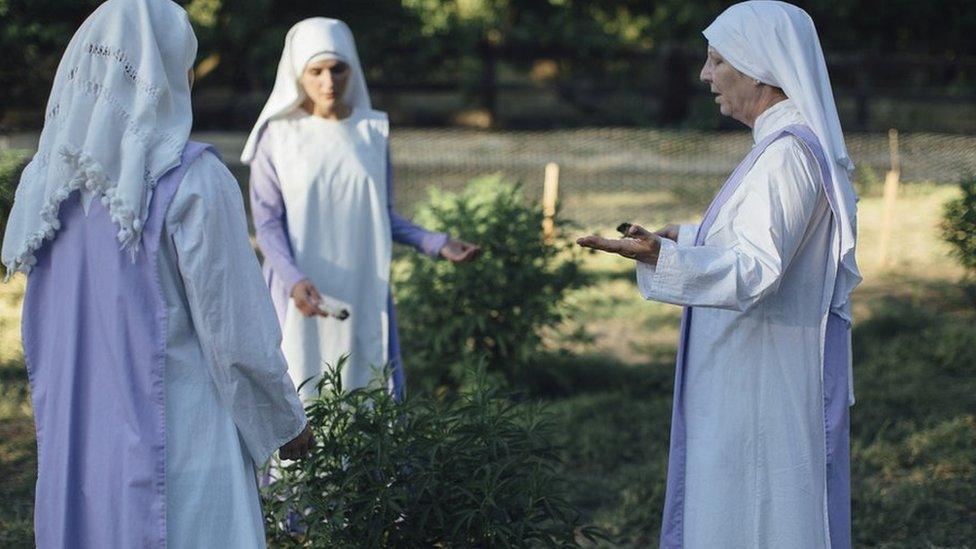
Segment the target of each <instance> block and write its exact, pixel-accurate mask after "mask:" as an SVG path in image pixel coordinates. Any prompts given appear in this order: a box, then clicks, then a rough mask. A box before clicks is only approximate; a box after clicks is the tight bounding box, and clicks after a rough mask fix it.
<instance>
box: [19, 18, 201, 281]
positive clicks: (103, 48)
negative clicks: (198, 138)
mask: <svg viewBox="0 0 976 549" xmlns="http://www.w3.org/2000/svg"><path fill="white" fill-rule="evenodd" d="M196 52H197V40H196V37H195V36H194V34H193V29H192V27H191V26H190V22H189V20H188V19H187V15H186V12H185V11H183V8H181V7H180V6H178V5H177V4H175V3H173V2H172V1H170V0H108V1H107V2H105V3H104V4H102V5H101V6H99V7H98V9H96V10H95V12H94V13H92V15H91V16H89V17H88V19H87V20H85V22H84V23H82V25H81V27H80V28H79V29H78V31H77V32H76V33H75V35H74V37H72V39H71V42H70V43H69V44H68V48H67V50H66V51H65V53H64V56H63V57H62V58H61V63H60V64H59V65H58V70H57V73H56V75H55V78H54V85H53V87H52V89H51V96H50V98H49V99H48V103H47V111H46V113H45V119H44V128H43V130H42V131H41V137H40V143H39V146H38V150H37V153H36V154H35V155H34V158H33V159H32V160H31V162H30V164H28V165H27V167H26V168H25V169H24V173H23V175H22V176H21V179H20V185H19V186H18V187H17V193H16V196H15V199H14V205H13V208H12V210H11V212H10V218H9V221H8V222H7V227H6V229H5V232H4V237H3V252H2V260H3V263H4V265H6V266H7V269H8V273H7V275H8V276H10V275H11V274H12V273H13V272H15V271H24V272H29V271H30V268H31V266H32V265H34V263H35V261H36V260H35V258H34V252H35V251H36V250H37V249H38V248H40V247H41V245H42V244H43V243H44V241H45V240H51V239H53V238H54V237H55V235H56V233H57V230H58V229H59V228H60V222H59V221H58V209H59V206H60V204H61V202H62V201H63V200H64V199H66V198H67V197H68V195H69V194H70V193H71V192H72V191H75V190H79V191H80V192H82V193H83V195H84V196H85V197H86V198H91V197H99V198H101V200H102V202H103V203H104V204H106V206H107V207H108V209H109V212H110V214H111V217H112V220H113V221H114V222H115V223H116V224H117V225H118V227H119V232H118V239H119V242H120V243H121V246H122V248H123V249H127V250H129V251H131V252H133V253H135V251H136V250H138V248H139V241H140V238H141V235H142V227H143V225H144V224H145V221H146V216H147V215H148V205H149V201H150V199H151V197H152V190H153V187H154V186H155V185H156V181H157V180H158V179H159V178H160V177H161V176H162V175H164V174H165V173H166V172H167V171H169V170H170V169H171V168H173V167H174V166H176V165H178V164H179V162H180V156H181V155H182V153H183V147H184V146H185V144H186V142H187V140H188V139H189V136H190V127H191V126H192V123H193V118H192V112H191V108H190V84H189V80H188V75H187V73H188V71H189V70H190V69H191V68H192V66H193V61H194V58H195V57H196Z"/></svg>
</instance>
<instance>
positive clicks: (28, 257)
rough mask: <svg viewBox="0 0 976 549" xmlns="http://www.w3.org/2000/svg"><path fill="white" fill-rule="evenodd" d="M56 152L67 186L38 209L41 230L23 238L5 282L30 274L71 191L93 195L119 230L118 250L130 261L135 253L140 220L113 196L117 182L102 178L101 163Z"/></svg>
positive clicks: (66, 151)
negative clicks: (64, 168)
mask: <svg viewBox="0 0 976 549" xmlns="http://www.w3.org/2000/svg"><path fill="white" fill-rule="evenodd" d="M58 153H59V155H60V157H61V159H62V160H63V161H64V162H65V164H67V165H68V166H69V167H70V169H71V175H70V176H69V177H68V181H67V183H65V184H64V185H63V186H62V187H61V188H59V189H58V190H56V191H55V192H54V193H53V194H51V195H50V196H49V197H48V200H47V203H46V204H45V205H44V206H43V207H42V208H41V211H40V216H41V221H42V227H41V229H39V230H38V231H36V232H35V233H34V234H31V235H30V236H28V237H27V242H26V245H25V247H24V250H22V251H21V252H20V253H18V254H17V256H16V257H15V258H14V260H13V262H12V263H11V264H10V265H8V266H7V274H6V276H5V277H4V281H5V282H6V281H7V280H9V279H10V277H11V276H13V274H14V273H16V272H18V271H20V272H23V273H25V274H29V273H30V271H31V269H32V268H33V267H34V265H36V264H37V258H36V257H35V256H34V253H35V252H37V250H39V249H40V248H41V246H43V245H44V242H46V241H49V240H53V239H54V236H55V234H57V231H58V230H60V229H61V221H60V220H59V219H58V212H59V210H60V208H61V203H62V202H64V200H65V199H67V198H68V196H69V195H71V193H72V192H74V191H78V190H81V189H84V190H87V191H89V192H93V193H94V194H95V197H96V198H98V199H100V200H101V202H102V204H103V205H104V206H105V207H106V208H108V212H109V216H110V218H111V219H112V222H113V223H115V224H116V225H117V226H118V227H119V232H118V233H117V234H116V237H117V238H118V240H119V244H120V248H121V249H122V250H127V251H128V252H129V253H130V254H131V256H132V259H133V261H134V260H135V257H136V254H137V253H138V252H139V246H140V243H141V239H142V228H143V221H142V219H141V218H140V217H137V215H136V212H135V211H133V210H132V208H130V207H129V206H127V205H126V204H125V202H124V201H123V200H122V198H120V197H119V196H116V186H117V182H114V181H112V180H110V179H109V178H108V176H107V175H105V170H104V169H103V168H102V166H101V164H100V163H99V162H98V161H97V160H95V159H94V158H93V157H92V156H91V155H89V154H87V153H85V152H82V151H76V150H71V149H70V148H68V147H62V148H61V149H60V150H59V151H58ZM148 183H149V185H148V188H149V190H150V191H151V190H152V189H153V187H155V183H156V182H155V181H154V180H153V181H148Z"/></svg>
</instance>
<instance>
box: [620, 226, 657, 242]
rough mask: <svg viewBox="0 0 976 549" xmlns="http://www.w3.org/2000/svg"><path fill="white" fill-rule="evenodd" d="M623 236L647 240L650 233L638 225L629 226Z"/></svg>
mask: <svg viewBox="0 0 976 549" xmlns="http://www.w3.org/2000/svg"><path fill="white" fill-rule="evenodd" d="M625 236H628V237H630V238H644V239H647V238H650V237H651V232H650V231H648V230H647V229H645V228H644V227H641V226H640V225H631V226H630V228H628V229H627V234H626V235H625Z"/></svg>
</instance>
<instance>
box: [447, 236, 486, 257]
mask: <svg viewBox="0 0 976 549" xmlns="http://www.w3.org/2000/svg"><path fill="white" fill-rule="evenodd" d="M479 255H481V246H476V245H474V244H471V243H469V242H465V241H463V240H454V239H453V238H451V239H448V241H447V244H444V247H443V248H441V257H443V258H444V259H446V260H448V261H450V262H452V263H467V262H469V261H474V260H475V259H477V258H478V256H479Z"/></svg>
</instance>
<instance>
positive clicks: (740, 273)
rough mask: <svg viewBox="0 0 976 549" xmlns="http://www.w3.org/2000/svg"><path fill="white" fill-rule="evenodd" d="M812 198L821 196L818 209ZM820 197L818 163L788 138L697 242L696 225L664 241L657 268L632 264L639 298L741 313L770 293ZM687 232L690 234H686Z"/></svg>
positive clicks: (769, 154) (758, 166)
mask: <svg viewBox="0 0 976 549" xmlns="http://www.w3.org/2000/svg"><path fill="white" fill-rule="evenodd" d="M818 202H823V204H821V208H818V207H817V206H818ZM824 204H825V198H824V194H823V191H822V185H821V183H820V175H819V172H818V170H817V166H816V164H815V163H814V162H813V160H812V159H811V158H809V157H808V155H807V154H806V153H805V151H803V150H802V148H801V146H800V145H799V144H798V143H796V142H794V141H793V139H792V138H786V139H783V140H782V141H781V142H778V143H774V144H773V145H771V146H770V147H769V149H767V150H766V152H765V153H764V154H763V155H762V156H760V158H759V160H758V161H757V162H756V165H755V166H753V168H752V170H750V172H749V174H747V175H746V179H745V180H744V181H743V182H742V184H741V186H740V187H739V189H738V190H737V191H736V193H734V195H733V197H732V198H731V199H730V200H729V202H728V203H726V204H725V206H724V208H723V211H724V212H729V213H727V214H725V215H720V216H719V217H718V218H717V219H716V223H715V225H713V227H712V229H711V231H710V232H709V237H708V239H707V240H706V242H705V245H703V246H693V236H694V235H693V232H694V230H695V229H696V228H694V227H688V226H686V227H682V228H681V231H680V232H679V238H678V240H679V242H678V243H675V242H672V241H670V240H663V241H662V247H661V253H660V255H659V258H658V262H657V265H656V266H651V265H648V264H645V263H641V262H638V263H637V282H638V287H639V289H640V291H641V294H642V295H643V296H644V298H645V299H653V300H656V301H663V302H666V303H673V304H676V305H685V306H698V307H716V308H721V309H731V310H738V311H744V310H746V309H748V308H749V307H751V306H752V305H753V304H755V303H756V302H758V301H759V300H761V299H762V298H763V297H764V296H766V295H768V294H770V293H771V292H775V291H776V289H777V288H778V286H779V282H780V280H781V278H782V275H783V273H784V271H785V270H786V268H787V267H788V265H789V263H790V260H791V258H792V256H793V254H794V253H795V252H796V250H797V249H798V247H799V246H800V243H801V241H802V239H803V236H804V234H805V232H806V229H807V226H808V224H809V222H810V219H811V217H812V216H813V215H814V212H815V211H823V205H824ZM689 234H690V235H691V238H690V239H689V238H688V237H687V235H689Z"/></svg>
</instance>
